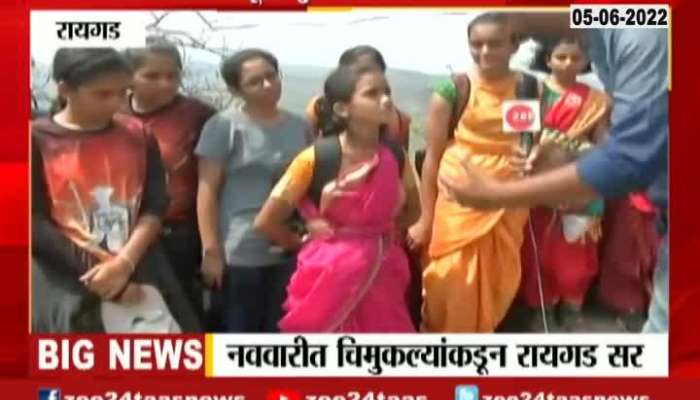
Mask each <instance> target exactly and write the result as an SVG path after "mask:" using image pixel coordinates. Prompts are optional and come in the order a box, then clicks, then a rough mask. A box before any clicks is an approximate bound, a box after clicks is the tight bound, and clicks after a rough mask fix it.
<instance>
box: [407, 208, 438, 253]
mask: <svg viewBox="0 0 700 400" xmlns="http://www.w3.org/2000/svg"><path fill="white" fill-rule="evenodd" d="M431 225H432V224H430V223H428V222H426V221H424V220H423V218H422V217H421V218H420V219H418V222H416V223H415V224H413V225H412V226H411V227H410V228H408V232H407V234H406V243H407V244H408V248H409V249H410V250H411V251H413V252H417V251H419V250H421V249H422V248H424V247H425V246H426V245H427V244H428V242H429V241H430V236H431V235H432V226H431Z"/></svg>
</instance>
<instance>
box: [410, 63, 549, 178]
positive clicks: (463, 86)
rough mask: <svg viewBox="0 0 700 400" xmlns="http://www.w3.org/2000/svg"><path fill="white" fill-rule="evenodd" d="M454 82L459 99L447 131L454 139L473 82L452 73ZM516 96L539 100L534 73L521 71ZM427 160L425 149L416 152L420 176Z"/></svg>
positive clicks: (462, 75) (461, 75) (464, 76)
mask: <svg viewBox="0 0 700 400" xmlns="http://www.w3.org/2000/svg"><path fill="white" fill-rule="evenodd" d="M452 82H454V84H455V86H456V87H457V100H456V101H455V102H454V104H452V116H451V119H450V125H449V128H448V132H447V135H448V136H447V137H448V138H449V139H450V140H452V139H453V138H454V134H455V129H456V128H457V124H458V123H459V120H460V118H462V114H464V109H465V108H467V103H469V92H470V90H471V82H470V81H469V76H468V75H467V74H455V75H452ZM515 97H516V98H517V99H518V100H537V99H539V97H540V96H539V83H538V82H537V78H535V77H534V76H532V75H528V74H525V73H522V72H521V73H520V77H519V79H518V85H517V86H516V88H515ZM424 160H425V150H424V149H423V150H418V151H416V154H415V158H414V161H415V164H416V170H417V171H418V176H420V175H421V174H422V172H423V161H424Z"/></svg>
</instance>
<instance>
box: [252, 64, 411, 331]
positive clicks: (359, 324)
mask: <svg viewBox="0 0 700 400" xmlns="http://www.w3.org/2000/svg"><path fill="white" fill-rule="evenodd" d="M333 88H336V89H337V90H336V92H340V93H334V90H333ZM341 89H344V90H341ZM343 91H345V92H346V93H345V94H343V93H342V92H343ZM333 99H336V100H337V101H333ZM324 101H325V102H326V103H328V104H327V107H325V108H326V110H328V112H329V114H331V115H335V116H336V117H335V118H332V119H333V120H334V121H335V122H334V124H335V125H336V126H335V127H330V128H329V130H330V132H331V136H328V137H326V138H323V139H320V140H325V141H326V142H327V143H331V141H335V143H332V145H334V146H336V149H339V150H340V157H341V158H342V160H341V161H340V163H339V164H340V167H339V172H338V174H337V178H336V179H333V180H331V181H330V182H327V183H324V186H323V190H322V191H321V193H320V195H319V196H317V198H316V199H313V197H314V196H313V195H312V192H313V189H312V181H314V166H315V165H316V164H320V162H319V160H317V159H316V158H317V157H318V154H320V152H319V151H318V150H317V147H314V146H312V147H310V148H307V149H306V150H304V151H303V152H302V153H300V154H299V155H298V156H297V158H296V159H295V160H294V161H293V162H292V164H291V165H290V166H289V168H288V169H287V171H286V173H285V174H284V176H283V177H282V178H281V179H280V181H279V182H278V183H277V185H276V186H275V188H274V189H273V191H272V193H271V195H270V198H269V199H268V201H267V203H266V204H265V205H264V206H263V209H262V210H261V212H260V214H259V215H258V217H257V219H256V228H257V229H258V230H259V231H260V232H262V233H263V234H265V235H266V236H267V237H268V238H269V239H270V240H272V241H273V242H275V243H277V244H278V245H280V246H282V247H284V248H285V249H287V250H296V249H298V248H301V250H300V251H299V253H298V255H297V269H296V271H295V272H294V274H293V276H292V278H291V280H290V283H289V286H288V287H287V299H286V301H285V304H284V309H285V311H286V314H285V315H284V317H283V318H282V320H281V321H280V322H279V327H280V330H281V331H282V332H415V329H414V327H413V324H412V321H411V318H410V314H409V309H408V304H407V296H406V294H407V290H408V286H409V282H410V269H409V266H408V260H407V257H406V254H405V253H404V250H403V248H402V247H401V245H400V240H399V239H400V238H399V237H397V234H396V232H397V231H398V229H397V226H396V223H395V222H396V220H397V218H396V217H397V216H398V214H399V213H400V211H401V210H402V209H404V207H403V206H404V204H405V203H406V201H405V198H406V196H407V194H406V193H407V191H408V192H409V193H408V196H411V193H415V194H417V189H416V185H415V181H414V180H413V179H414V175H413V174H412V168H411V166H410V164H408V162H407V161H403V160H399V158H398V157H397V156H396V154H395V153H394V149H393V148H390V146H388V145H387V144H386V143H385V142H383V140H380V135H379V132H380V126H381V125H382V124H384V123H385V120H386V119H388V117H389V116H390V115H391V114H390V112H391V108H390V107H391V100H390V97H389V95H388V88H387V84H386V80H385V78H384V76H383V75H382V74H379V73H374V72H366V73H358V72H353V71H350V70H345V69H341V70H337V71H336V72H334V73H333V74H331V76H330V77H329V78H328V81H327V82H326V96H325V98H324ZM322 117H323V116H322ZM341 118H342V119H343V120H345V121H347V122H342V123H339V122H340V121H341ZM321 119H322V120H323V119H324V118H321ZM326 120H328V119H327V118H326ZM332 129H335V130H336V132H338V131H340V134H339V135H338V134H336V135H332ZM341 129H342V130H341ZM404 160H405V157H404ZM400 164H404V165H403V168H402V166H401V165H400ZM404 182H408V183H409V184H408V185H407V184H405V183H404ZM411 182H412V184H411ZM408 203H410V202H408ZM295 207H296V208H298V209H299V211H300V212H301V214H302V217H303V218H304V219H305V220H306V221H307V225H309V226H310V227H311V229H310V230H311V232H312V235H311V237H310V239H308V240H305V241H304V240H302V239H301V238H299V237H298V235H295V234H294V233H292V232H291V231H290V230H289V229H288V228H287V227H286V226H285V225H284V221H285V220H286V218H287V217H288V216H289V215H290V214H291V212H292V210H293V209H294V208H295ZM417 209H418V207H416V211H415V212H414V214H416V215H417ZM302 244H303V247H302Z"/></svg>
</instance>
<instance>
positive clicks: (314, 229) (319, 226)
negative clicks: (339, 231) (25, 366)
mask: <svg viewBox="0 0 700 400" xmlns="http://www.w3.org/2000/svg"><path fill="white" fill-rule="evenodd" d="M306 231H307V232H309V237H311V238H313V239H319V238H326V237H330V236H333V233H334V232H333V227H332V226H331V224H330V223H328V221H327V220H325V219H323V218H314V219H310V220H308V221H307V222H306Z"/></svg>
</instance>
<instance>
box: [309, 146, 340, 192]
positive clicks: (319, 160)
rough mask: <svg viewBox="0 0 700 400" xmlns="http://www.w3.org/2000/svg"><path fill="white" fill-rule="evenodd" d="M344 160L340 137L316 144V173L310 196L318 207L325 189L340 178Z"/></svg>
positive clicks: (313, 176)
mask: <svg viewBox="0 0 700 400" xmlns="http://www.w3.org/2000/svg"><path fill="white" fill-rule="evenodd" d="M342 159H343V154H342V150H341V148H340V138H339V137H338V136H328V137H323V138H319V139H317V140H316V141H315V142H314V172H313V175H312V178H311V187H310V188H309V194H310V196H311V200H313V202H314V203H315V204H316V205H318V204H320V201H321V192H322V191H323V187H324V186H325V185H326V184H327V183H328V182H330V181H332V180H333V179H335V178H337V177H338V173H339V172H340V163H341V162H342Z"/></svg>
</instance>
